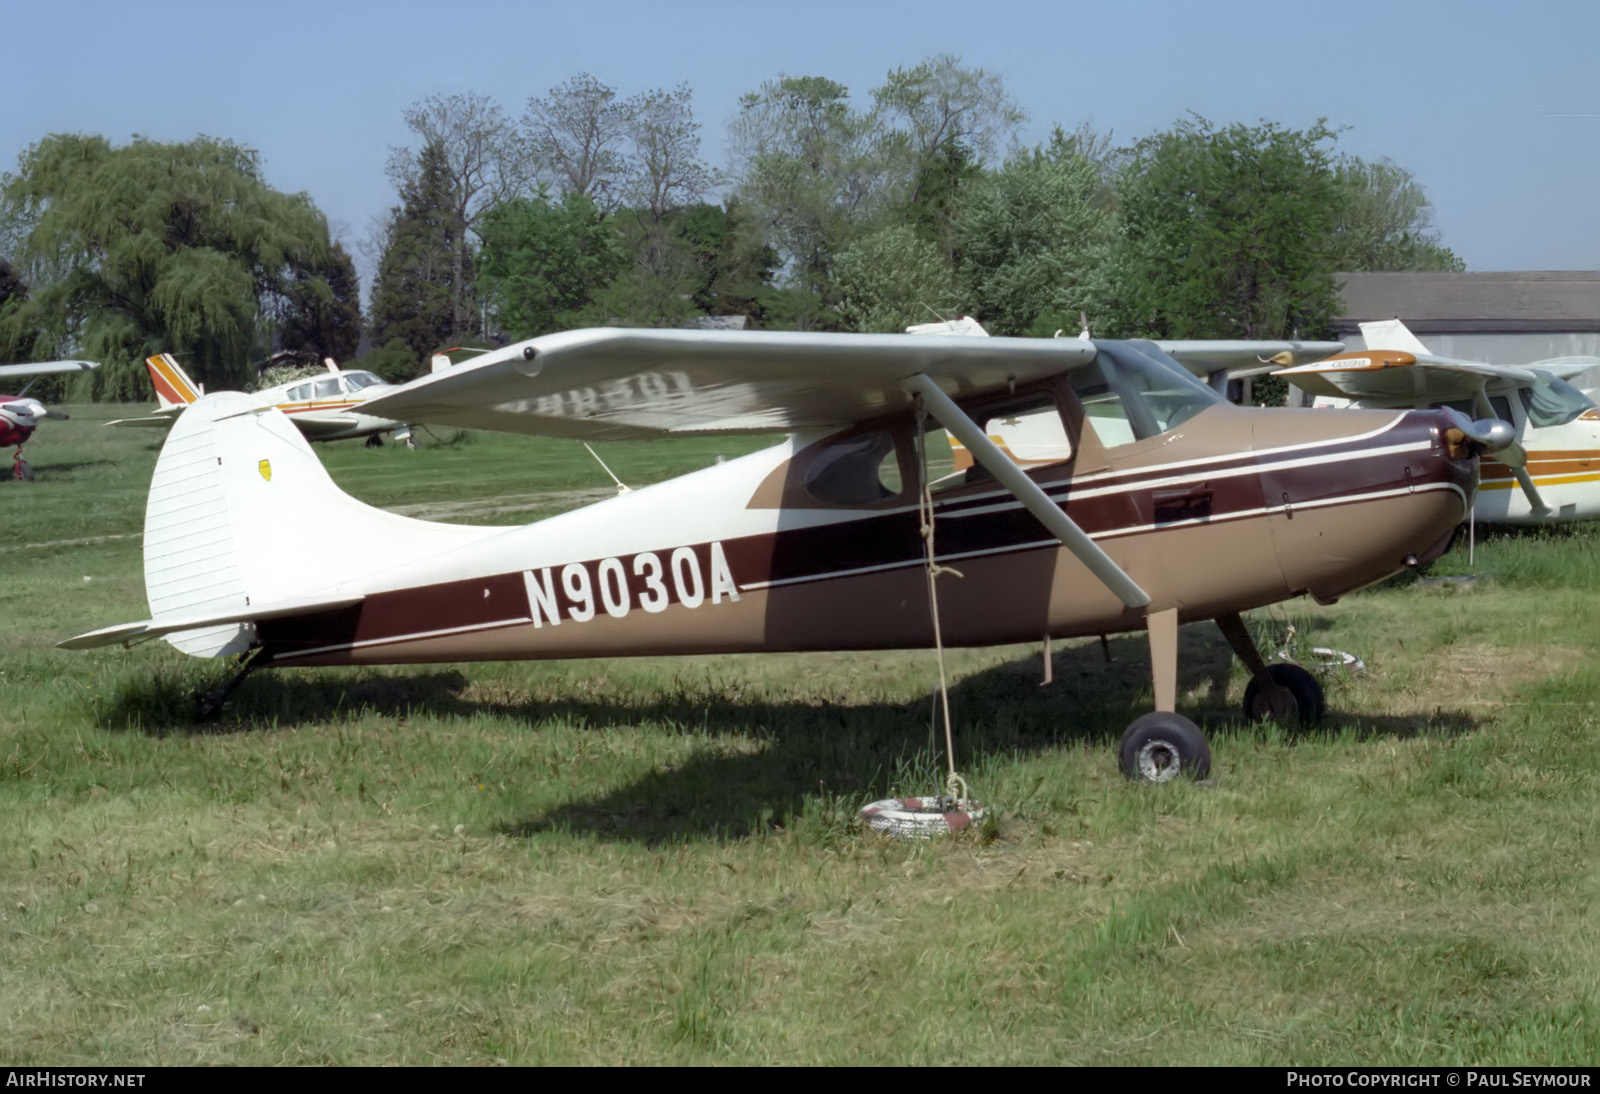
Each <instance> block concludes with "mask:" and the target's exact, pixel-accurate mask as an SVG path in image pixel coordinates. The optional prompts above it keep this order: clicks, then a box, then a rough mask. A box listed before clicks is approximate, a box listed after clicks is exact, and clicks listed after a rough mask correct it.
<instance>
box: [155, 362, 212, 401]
mask: <svg viewBox="0 0 1600 1094" xmlns="http://www.w3.org/2000/svg"><path fill="white" fill-rule="evenodd" d="M144 367H145V369H146V371H148V372H149V373H150V382H151V383H152V384H153V385H155V389H156V399H157V400H158V401H159V402H160V403H161V409H162V410H175V409H177V408H179V407H185V406H188V405H189V404H190V403H193V402H195V401H196V400H198V399H199V398H200V397H201V396H202V395H204V394H205V393H206V389H205V388H203V387H201V386H200V385H199V384H196V383H195V382H194V381H193V380H191V379H189V374H188V373H187V372H184V371H183V367H182V366H181V365H179V364H178V359H177V358H176V357H174V356H172V354H170V353H161V354H157V355H156V356H154V357H146V358H145V359H144Z"/></svg>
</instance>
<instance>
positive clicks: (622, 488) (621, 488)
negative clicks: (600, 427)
mask: <svg viewBox="0 0 1600 1094" xmlns="http://www.w3.org/2000/svg"><path fill="white" fill-rule="evenodd" d="M582 443H583V447H585V448H589V442H588V441H584V442H582ZM589 455H591V456H593V457H594V462H595V463H597V464H599V465H600V469H601V470H602V471H604V472H605V473H606V474H608V475H610V476H611V481H612V482H614V483H616V484H617V493H618V494H631V493H633V488H632V487H631V486H628V485H627V484H625V483H624V482H623V481H622V480H621V479H619V478H617V474H616V472H615V471H612V470H611V468H609V467H607V466H606V461H605V460H602V459H601V458H600V453H598V452H596V451H595V450H594V449H592V448H589Z"/></svg>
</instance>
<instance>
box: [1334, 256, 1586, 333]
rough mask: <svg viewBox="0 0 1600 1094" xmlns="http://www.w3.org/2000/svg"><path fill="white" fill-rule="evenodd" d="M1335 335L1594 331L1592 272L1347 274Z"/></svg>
mask: <svg viewBox="0 0 1600 1094" xmlns="http://www.w3.org/2000/svg"><path fill="white" fill-rule="evenodd" d="M1338 278H1339V282H1340V298H1341V305H1342V306H1341V308H1340V315H1339V317H1338V318H1336V319H1335V320H1334V321H1333V325H1334V328H1335V330H1337V331H1338V333H1339V334H1340V336H1345V335H1349V334H1354V333H1355V332H1356V324H1357V323H1362V322H1366V321H1368V320H1372V319H1392V318H1399V319H1403V320H1405V324H1406V326H1407V327H1409V328H1411V330H1412V331H1414V332H1416V333H1418V334H1433V333H1446V332H1494V331H1507V332H1510V331H1600V271H1596V270H1515V271H1511V272H1507V273H1425V272H1420V271H1406V272H1401V273H1347V274H1339V275H1338Z"/></svg>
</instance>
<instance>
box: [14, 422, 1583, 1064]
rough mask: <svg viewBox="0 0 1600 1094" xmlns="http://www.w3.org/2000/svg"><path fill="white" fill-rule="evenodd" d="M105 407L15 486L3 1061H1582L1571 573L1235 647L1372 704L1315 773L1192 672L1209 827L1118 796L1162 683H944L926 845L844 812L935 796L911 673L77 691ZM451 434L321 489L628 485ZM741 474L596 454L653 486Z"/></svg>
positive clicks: (321, 678)
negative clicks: (957, 827)
mask: <svg viewBox="0 0 1600 1094" xmlns="http://www.w3.org/2000/svg"><path fill="white" fill-rule="evenodd" d="M114 409H115V408H102V407H82V408H74V417H73V419H72V420H71V421H70V422H65V423H62V422H49V423H47V424H46V426H45V428H44V429H43V430H42V431H41V433H40V435H39V436H38V437H37V438H36V439H35V441H34V442H33V443H32V444H31V445H30V446H29V453H30V456H31V457H32V459H33V461H34V463H35V466H36V468H37V470H38V481H37V482H35V483H33V484H15V483H11V482H4V483H0V515H3V517H4V519H3V520H0V551H3V557H4V558H5V560H6V568H7V571H8V574H7V579H6V581H5V582H4V584H3V586H0V832H4V833H5V835H4V838H0V1046H3V1047H0V1058H3V1059H4V1062H6V1063H8V1064H92V1063H95V1064H111V1063H116V1064H191V1063H216V1064H222V1063H239V1064H269V1063H280V1062H281V1063H332V1064H377V1063H401V1064H418V1063H447V1064H489V1063H496V1062H507V1063H512V1064H534V1063H572V1064H606V1063H624V1062H625V1063H669V1064H670V1063H691V1064H693V1063H744V1064H752V1063H768V1062H771V1063H787V1064H810V1063H832V1064H839V1063H863V1064H902V1063H966V1064H1013V1063H1018V1064H1020V1063H1084V1064H1175V1063H1176V1064H1288V1063H1294V1064H1304V1065H1311V1064H1352V1063H1366V1064H1376V1063H1389V1064H1468V1063H1472V1064H1513V1063H1546V1064H1593V1063H1594V1062H1595V1061H1596V1060H1597V1059H1600V920H1597V913H1596V911H1595V909H1596V907H1597V906H1600V850H1597V848H1600V747H1597V742H1596V729H1597V725H1600V708H1597V706H1596V704H1595V701H1594V700H1595V697H1596V693H1597V687H1600V667H1597V665H1596V661H1595V656H1594V651H1595V650H1596V649H1597V648H1600V591H1597V589H1596V575H1597V572H1600V570H1597V567H1600V536H1597V535H1596V534H1595V533H1594V531H1593V530H1590V529H1582V530H1579V531H1575V532H1568V533H1560V534H1546V535H1543V536H1507V537H1500V538H1488V539H1486V540H1483V541H1480V543H1479V549H1478V558H1477V566H1476V567H1475V569H1476V572H1478V573H1480V574H1482V575H1484V576H1483V577H1482V578H1481V579H1480V580H1479V581H1477V582H1475V583H1472V584H1467V585H1457V584H1448V583H1437V584H1418V583H1406V584H1394V585H1391V586H1389V587H1385V588H1382V589H1378V590H1374V591H1371V592H1368V593H1366V594H1363V595H1360V596H1357V597H1353V598H1350V599H1349V600H1347V601H1345V602H1343V603H1341V604H1339V605H1336V606H1334V607H1332V608H1326V609H1323V608H1317V607H1315V606H1314V605H1311V604H1309V603H1298V602H1297V603H1291V604H1287V605H1282V606H1280V607H1278V608H1276V609H1273V610H1271V611H1267V612H1262V613H1258V615H1257V616H1256V617H1255V619H1254V624H1255V626H1256V627H1257V628H1258V629H1259V631H1260V633H1261V634H1262V635H1263V637H1264V640H1265V641H1266V642H1267V643H1268V644H1269V646H1274V645H1276V644H1277V643H1278V641H1279V639H1280V638H1281V636H1282V634H1283V633H1284V631H1285V629H1286V627H1287V625H1288V624H1289V623H1291V622H1292V623H1294V625H1295V628H1296V637H1297V640H1300V641H1304V642H1305V643H1307V644H1311V645H1319V646H1331V647H1335V648H1338V649H1344V650H1349V651H1352V652H1355V653H1357V654H1358V655H1359V656H1361V657H1362V658H1363V659H1364V660H1365V661H1366V663H1367V666H1368V672H1367V673H1366V674H1365V675H1360V676H1346V675H1341V676H1336V677H1333V678H1331V679H1330V680H1329V681H1328V692H1329V705H1330V711H1331V713H1330V717H1329V720H1328V723H1327V725H1326V727H1325V728H1324V729H1323V730H1322V731H1320V732H1317V733H1313V734H1309V735H1302V734H1297V733H1287V732H1285V731H1283V730H1280V729H1278V728H1276V727H1272V726H1268V727H1264V728H1263V727H1254V726H1246V725H1244V724H1242V723H1241V722H1240V720H1239V718H1238V717H1237V715H1236V707H1237V704H1238V701H1239V697H1240V694H1241V691H1242V686H1243V682H1244V680H1243V675H1242V672H1241V670H1240V669H1239V668H1238V667H1237V666H1235V665H1232V664H1231V663H1230V658H1229V656H1228V653H1227V647H1226V645H1225V643H1224V642H1223V641H1222V639H1221V638H1220V636H1218V635H1217V634H1216V632H1215V628H1213V627H1210V626H1209V625H1208V626H1195V627H1189V628H1185V630H1184V635H1183V639H1184V655H1185V656H1184V679H1183V694H1182V696H1181V697H1180V703H1179V705H1180V709H1183V710H1184V711H1186V712H1187V713H1189V714H1191V715H1192V716H1194V717H1195V718H1196V719H1197V720H1198V721H1200V722H1201V723H1202V724H1203V725H1204V726H1205V728H1206V729H1207V732H1208V733H1209V735H1210V739H1211V744H1212V749H1213V753H1214V756H1215V762H1214V765H1213V774H1212V778H1211V779H1210V780H1208V781H1207V782H1206V783H1203V784H1198V785H1196V784H1189V783H1183V784H1181V785H1167V786H1164V787H1143V786H1135V785H1130V784H1128V783H1127V782H1125V781H1124V780H1123V779H1122V777H1121V776H1120V775H1119V774H1118V773H1117V770H1116V763H1115V758H1114V755H1113V749H1114V745H1115V742H1116V739H1117V737H1118V735H1119V734H1120V733H1121V731H1122V729H1123V728H1124V727H1125V725H1126V724H1127V722H1128V721H1129V720H1130V719H1131V718H1132V717H1134V716H1135V715H1137V714H1139V713H1142V712H1143V711H1144V710H1146V709H1148V704H1149V682H1148V676H1147V670H1146V668H1145V658H1146V650H1145V646H1144V642H1143V640H1142V639H1140V638H1137V637H1124V638H1121V639H1113V641H1112V643H1111V652H1112V654H1113V657H1114V660H1113V661H1112V662H1111V663H1110V664H1109V665H1108V664H1106V663H1105V661H1104V659H1103V655H1102V653H1101V650H1100V647H1099V644H1098V643H1097V642H1091V643H1088V644H1084V645H1070V644H1069V645H1068V646H1067V647H1066V648H1064V649H1060V650H1058V654H1057V658H1056V666H1055V671H1056V683H1055V684H1054V685H1053V686H1052V687H1050V688H1044V689H1042V688H1040V687H1039V664H1038V651H1037V650H1035V649H1024V648H1010V649H994V650H979V651H963V652H960V653H958V654H956V655H955V656H954V657H953V659H952V663H953V665H954V667H955V670H956V675H957V679H958V683H957V684H956V687H955V690H954V699H955V707H956V721H957V729H958V751H959V753H960V757H959V759H960V764H961V767H962V769H963V771H964V772H965V773H966V775H967V777H968V779H969V781H970V782H971V784H972V787H973V790H974V792H975V793H976V794H978V795H979V796H981V797H982V798H983V799H984V800H985V801H988V802H992V803H994V805H995V806H996V819H995V821H994V822H993V823H992V824H986V825H984V826H983V827H982V829H981V830H979V831H976V832H971V833H966V834H963V835H962V836H961V837H959V838H954V839H948V840H944V841H940V842H935V843H931V844H927V845H910V844H905V843H897V842H892V841H886V840H884V839H882V838H880V837H877V836H875V835H873V834H870V833H867V832H864V831H863V830H862V829H861V827H860V826H859V824H858V822H857V820H856V814H857V811H858V810H859V808H860V807H861V806H862V805H863V804H865V803H866V802H868V801H870V800H873V799H875V798H880V797H884V796H888V795H890V794H894V793H897V792H919V791H921V792H925V791H928V790H930V789H932V782H931V777H930V775H929V772H930V770H931V769H932V767H933V757H932V755H931V752H930V746H929V731H928V710H929V700H928V693H929V691H930V688H931V683H932V681H933V679H934V666H933V663H932V660H931V656H930V655H928V654H925V653H886V654H879V655H859V654H852V655H848V656H835V655H809V656H772V657H759V656H751V657H719V658H704V659H680V660H652V661H645V660H641V661H619V662H561V663H543V664H513V665H459V666H451V667H433V668H419V669H408V670H400V669H395V670H377V671H370V670H369V671H357V670H287V671H282V672H278V673H262V674H259V675H258V676H256V677H253V678H252V679H251V680H249V681H247V683H246V684H245V685H244V686H243V687H242V688H241V689H240V691H239V692H238V693H237V694H236V696H235V698H234V699H233V700H232V702H231V703H230V705H229V707H228V708H227V710H226V711H225V712H224V714H223V717H222V720H221V721H220V723H218V724H217V725H215V726H209V727H199V726H195V725H193V724H192V723H191V722H190V715H189V710H190V704H189V695H190V693H191V692H192V691H194V690H197V689H199V688H201V687H202V686H204V685H206V684H208V683H209V682H211V681H212V680H213V679H214V677H215V676H216V675H217V673H218V669H219V667H220V666H219V665H218V664H216V663H212V662H202V661H196V660H192V659H189V658H186V657H184V656H183V655H181V654H178V653H176V652H175V651H173V650H171V649H170V648H169V647H167V646H166V645H165V644H164V643H153V644H149V645H145V646H140V647H137V648H135V649H134V650H131V651H124V650H121V649H113V650H106V651H95V652H92V653H67V652H63V651H59V650H56V649H54V648H53V646H54V643H55V642H57V641H58V640H60V639H62V638H64V637H67V636H69V635H72V634H75V633H77V632H79V631H82V630H87V629H90V628H93V627H98V626H103V625H107V624H110V623H114V622H121V621H125V620H132V619H139V618H143V616H144V615H145V605H144V599H143V583H142V576H141V566H140V561H139V535H138V534H139V530H140V527H141V524H142V519H143V506H144V491H145V486H146V484H147V482H148V477H149V473H150V469H151V467H152V465H153V463H154V459H155V451H156V445H157V438H155V437H153V436H151V435H147V434H143V433H138V432H136V431H118V430H105V429H100V428H99V427H98V422H99V421H103V420H105V419H106V418H109V417H111V416H114V414H113V411H114ZM444 437H445V440H446V441H449V442H451V443H445V444H440V443H432V442H431V441H430V443H428V444H426V445H425V446H424V448H423V449H422V450H420V451H418V452H406V451H404V450H402V449H399V448H397V447H394V446H389V447H386V448H384V449H381V450H367V449H364V448H362V447H361V445H360V443H359V442H345V443H343V444H337V445H324V446H320V447H319V450H318V451H319V454H320V455H322V456H323V458H324V460H325V462H326V463H327V464H328V465H329V467H330V469H331V470H332V471H333V473H334V475H335V477H336V478H337V479H338V480H339V481H340V482H341V483H342V484H343V485H345V486H346V488H347V489H350V490H351V491H352V492H354V493H356V494H358V495H359V496H361V497H363V498H365V499H367V500H369V501H372V502H373V503H375V504H382V505H393V506H407V507H413V508H412V509H411V510H410V511H413V512H416V511H422V510H424V509H425V510H426V511H429V512H434V513H445V514H454V515H456V516H457V517H458V518H460V519H471V520H476V521H490V522H501V523H504V522H520V521H524V520H528V519H533V518H535V517H537V516H541V515H546V514H548V513H551V512H555V511H558V510H560V509H562V508H566V507H570V506H572V505H574V504H578V503H580V502H581V501H582V500H584V499H585V498H588V497H596V496H603V495H604V493H605V492H606V490H607V487H608V480H607V479H605V477H604V475H603V474H602V473H601V472H600V471H599V469H598V468H597V467H595V466H594V464H593V463H592V461H591V460H590V458H589V456H588V455H587V454H586V453H584V452H583V450H582V449H581V448H579V447H577V446H575V445H571V444H561V443H554V442H536V441H532V440H524V439H519V438H504V437H495V436H492V435H488V434H472V435H465V436H459V437H457V436H456V435H455V434H454V433H453V432H452V433H447V434H445V435H444ZM733 443H734V442H728V441H718V442H708V441H693V442H683V443H679V444H675V445H665V444H656V443H652V444H644V443H639V444H632V445H622V444H618V445H610V446H606V447H605V448H603V449H602V450H601V451H602V455H603V456H604V457H605V458H606V460H607V462H608V463H610V464H611V465H612V467H613V468H615V469H616V471H617V472H618V474H619V475H621V477H622V478H623V479H624V480H628V481H640V482H642V481H648V480H650V479H654V478H659V477H664V476H666V475H668V474H674V473H677V472H680V471H683V470H688V469H690V468H693V467H697V466H703V465H705V464H706V463H709V462H711V461H712V460H713V459H715V458H716V456H717V455H719V454H721V455H728V456H732V455H735V454H736V453H737V452H739V451H745V450H748V449H749V448H750V447H752V446H751V445H750V444H748V443H745V444H743V446H742V447H740V448H737V449H736V448H734V447H732V445H733ZM352 549H358V548H355V547H353V548H352ZM302 561H303V562H304V564H305V565H308V566H314V565H315V564H316V561H317V560H316V559H315V558H307V559H304V560H302ZM1443 563H1444V564H1443V565H1442V566H1440V567H1438V568H1437V569H1438V571H1439V572H1441V573H1448V572H1460V571H1464V570H1465V568H1466V567H1465V559H1464V558H1462V557H1461V556H1459V555H1452V556H1450V557H1449V558H1447V559H1445V560H1443Z"/></svg>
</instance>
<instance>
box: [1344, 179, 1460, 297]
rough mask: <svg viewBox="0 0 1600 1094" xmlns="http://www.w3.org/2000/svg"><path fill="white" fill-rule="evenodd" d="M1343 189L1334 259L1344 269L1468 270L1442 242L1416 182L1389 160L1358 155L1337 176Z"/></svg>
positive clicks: (1424, 197) (1425, 197)
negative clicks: (1367, 160) (1363, 158)
mask: <svg viewBox="0 0 1600 1094" xmlns="http://www.w3.org/2000/svg"><path fill="white" fill-rule="evenodd" d="M1334 178H1335V182H1336V183H1337V186H1338V206H1337V219H1336V221H1335V224H1334V239H1333V252H1334V254H1333V261H1334V267H1335V268H1336V269H1338V270H1345V271H1350V270H1456V271H1460V270H1464V269H1466V268H1467V266H1466V263H1465V262H1463V261H1461V259H1460V258H1457V257H1456V255H1455V254H1454V252H1452V251H1451V250H1450V249H1449V248H1448V247H1445V246H1444V245H1442V244H1441V243H1440V242H1439V239H1438V235H1437V234H1436V233H1435V232H1434V231H1433V228H1432V223H1431V222H1432V219H1433V211H1432V209H1431V207H1430V206H1429V205H1428V197H1427V195H1426V194H1425V193H1424V192H1423V190H1422V186H1421V184H1420V183H1418V182H1417V180H1416V178H1415V177H1414V176H1413V175H1412V174H1411V172H1409V171H1407V170H1406V169H1405V168H1403V167H1399V166H1397V165H1395V164H1394V163H1391V162H1390V161H1389V160H1386V159H1385V160H1379V161H1378V162H1376V163H1368V162H1366V161H1365V160H1361V159H1358V158H1356V157H1354V156H1350V157H1347V158H1346V159H1344V160H1342V161H1340V163H1339V165H1338V167H1337V169H1336V170H1335V172H1334Z"/></svg>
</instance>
